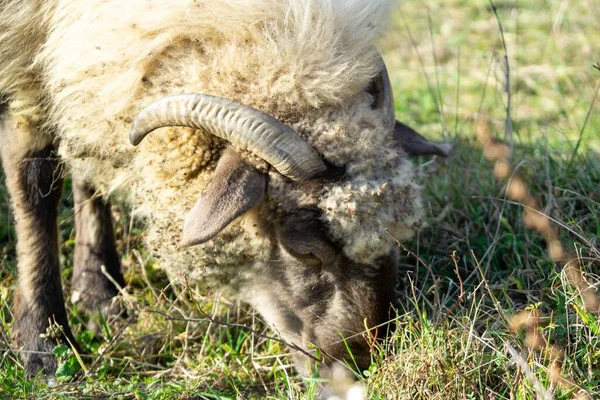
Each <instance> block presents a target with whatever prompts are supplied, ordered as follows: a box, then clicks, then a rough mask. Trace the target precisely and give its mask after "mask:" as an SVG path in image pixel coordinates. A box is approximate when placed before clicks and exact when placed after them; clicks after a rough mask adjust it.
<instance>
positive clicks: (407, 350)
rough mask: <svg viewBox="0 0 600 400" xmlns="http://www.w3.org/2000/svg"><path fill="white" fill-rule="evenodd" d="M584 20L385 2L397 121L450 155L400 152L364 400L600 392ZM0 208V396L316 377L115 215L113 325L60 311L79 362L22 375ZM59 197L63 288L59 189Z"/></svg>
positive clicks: (219, 395) (522, 5)
mask: <svg viewBox="0 0 600 400" xmlns="http://www.w3.org/2000/svg"><path fill="white" fill-rule="evenodd" d="M599 21H600V3H599V2H598V1H597V0H575V1H573V0H571V1H569V0H512V1H511V0H506V1H494V2H491V1H483V0H445V1H443V2H442V1H418V0H404V1H403V2H402V4H401V5H398V7H397V8H396V9H395V11H394V14H393V16H392V21H391V26H390V31H389V33H388V34H386V36H384V37H382V38H381V40H380V49H381V52H382V54H383V56H384V58H385V60H386V62H387V65H388V69H389V71H390V75H391V80H392V85H393V87H394V96H395V102H396V117H397V118H398V119H399V120H401V121H403V122H405V123H407V124H409V125H411V126H413V127H414V128H416V129H417V130H419V131H420V132H421V133H422V134H423V135H424V136H426V137H428V138H431V139H435V140H437V141H446V142H451V143H452V144H453V145H454V151H453V153H452V155H451V156H450V157H448V158H447V159H438V158H433V159H432V158H419V159H415V160H414V162H415V164H416V165H418V167H419V168H418V170H419V175H420V179H421V181H422V182H423V185H424V195H425V199H426V205H427V213H428V225H427V226H426V227H424V228H423V229H422V230H421V231H420V232H419V233H418V235H417V236H416V237H415V238H414V239H413V240H412V241H409V242H403V243H399V246H401V248H402V249H401V250H402V258H401V265H400V278H401V279H400V282H399V285H398V293H399V297H400V300H401V304H400V307H399V309H398V310H397V321H396V322H397V324H396V325H397V326H396V329H395V331H394V332H392V333H391V335H390V338H389V340H388V341H387V342H385V343H373V356H372V364H371V367H370V368H369V370H367V371H354V372H355V373H356V374H357V376H358V375H361V376H362V377H361V380H362V382H363V384H364V387H365V388H366V391H367V398H370V399H588V398H589V399H592V398H598V397H600V389H599V388H600V303H599V302H598V295H597V294H596V288H597V286H598V284H600V276H599V272H600V238H599V236H600V98H599V97H600V93H599V90H600V22H599ZM507 189H508V190H507ZM8 201H9V200H8V194H7V193H6V188H5V186H4V184H3V183H0V280H1V281H2V285H1V287H0V398H35V399H54V398H57V399H62V398H64V399H68V398H119V399H121V398H122V399H172V398H178V399H196V398H199V399H204V398H209V399H251V398H268V399H285V398H294V399H312V398H315V396H316V394H317V388H318V385H319V383H320V382H321V379H319V378H312V379H308V378H304V379H303V378H300V377H298V376H297V375H295V373H294V370H293V366H292V361H291V359H290V358H289V357H287V355H286V349H285V346H284V345H283V344H282V343H281V341H280V340H278V337H277V334H276V333H274V332H271V331H269V330H268V329H267V328H266V327H265V326H264V324H262V322H261V321H260V317H259V316H258V315H256V314H254V313H253V312H252V310H250V309H248V308H247V307H245V306H244V305H243V304H239V303H235V302H233V303H232V302H231V301H230V300H229V299H227V298H225V297H224V296H222V295H220V294H219V293H205V292H204V291H203V290H202V288H201V287H196V286H189V285H184V286H174V285H171V284H170V283H169V281H168V279H167V277H166V276H165V275H164V273H163V272H162V271H161V270H160V269H159V268H158V265H157V263H156V261H155V260H153V259H152V258H151V257H149V256H148V254H147V252H146V251H145V250H144V249H143V247H142V246H141V239H140V238H141V236H142V235H143V227H142V226H140V225H139V224H138V223H136V222H135V221H133V220H132V219H131V218H130V216H129V215H128V213H127V210H125V209H121V208H119V207H118V206H116V207H114V210H113V211H114V217H115V219H116V220H117V221H118V222H119V224H118V227H117V229H116V235H117V239H118V245H119V250H120V251H121V253H122V254H123V259H122V263H123V268H124V273H125V275H126V281H127V287H126V288H125V293H124V296H123V300H122V301H123V304H124V305H125V308H126V309H127V311H128V317H127V318H125V319H118V320H115V321H104V320H101V319H99V318H98V317H91V318H90V317H88V316H86V315H84V314H83V313H82V312H80V310H78V309H77V307H76V306H75V305H73V304H71V303H68V305H67V306H68V310H69V313H70V320H71V326H72V327H73V328H74V333H75V335H76V336H77V338H78V340H79V342H80V344H81V345H82V346H83V347H84V348H85V350H86V352H87V354H88V355H78V354H74V353H73V352H72V350H71V349H69V348H68V347H66V346H58V347H56V348H55V350H54V352H55V354H56V355H57V357H58V358H59V360H60V368H59V371H58V372H57V377H56V380H55V382H54V383H53V384H52V385H48V384H47V383H46V382H44V381H42V380H26V379H25V378H24V375H23V369H22V367H21V364H20V361H19V358H18V353H17V352H16V351H14V349H11V342H10V328H11V323H12V315H11V301H12V293H13V289H14V286H15V280H16V277H15V270H16V261H15V235H14V231H13V228H12V225H11V214H10V208H9V204H8ZM61 203H62V204H61V212H60V217H59V227H60V232H61V262H62V265H63V271H62V274H63V278H64V279H63V282H69V278H70V276H71V271H72V268H71V262H72V256H73V251H74V243H75V242H74V219H73V209H72V206H73V201H72V195H71V193H70V188H69V182H68V181H67V183H66V185H65V191H64V195H63V199H62V202H61ZM381 240H394V238H393V232H390V233H386V232H382V234H381ZM566 264H568V265H567V266H566V267H565V265H566ZM64 289H65V293H68V283H67V284H66V285H65V287H64ZM66 297H68V296H66ZM92 325H95V326H96V328H97V329H96V331H98V332H97V333H94V332H95V331H94V330H90V329H88V327H90V326H92ZM349 368H350V369H351V368H352V366H351V365H350V366H349Z"/></svg>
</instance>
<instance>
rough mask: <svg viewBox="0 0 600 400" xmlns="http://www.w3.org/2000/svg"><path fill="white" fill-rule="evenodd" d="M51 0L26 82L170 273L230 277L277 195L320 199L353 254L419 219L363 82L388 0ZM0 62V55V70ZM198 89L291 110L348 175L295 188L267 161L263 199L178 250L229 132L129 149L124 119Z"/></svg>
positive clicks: (304, 132) (413, 187) (288, 202)
mask: <svg viewBox="0 0 600 400" xmlns="http://www.w3.org/2000/svg"><path fill="white" fill-rule="evenodd" d="M13 3H15V4H20V3H23V4H25V0H13ZM46 3H47V5H46V6H44V7H45V8H44V9H45V10H46V14H44V24H43V25H41V26H49V27H51V29H48V32H47V35H42V34H39V35H38V36H39V43H38V45H37V47H36V46H35V45H34V44H32V45H31V48H32V49H35V51H33V50H32V51H30V53H31V54H29V56H28V60H29V64H30V65H31V66H34V67H35V69H36V71H37V70H39V71H43V74H42V77H41V79H40V81H41V82H42V83H43V86H42V87H41V89H40V90H41V93H36V95H35V96H36V97H39V96H42V97H44V98H47V99H48V101H49V104H50V107H49V111H50V120H51V122H52V123H53V124H54V125H55V126H56V127H57V129H58V136H59V138H60V149H59V152H60V154H61V156H62V157H63V158H64V159H65V160H67V162H68V163H69V164H70V166H71V168H72V169H73V170H74V173H75V174H79V175H80V176H83V177H85V178H86V179H88V180H89V181H90V182H91V183H93V184H94V185H95V186H97V187H98V188H99V189H100V190H102V191H103V192H104V193H106V194H110V193H112V194H115V195H118V196H119V197H121V198H124V199H125V200H127V201H128V202H129V203H130V204H131V205H132V208H133V210H134V212H135V214H137V215H138V216H140V217H141V218H143V219H144V220H145V221H146V222H147V225H148V234H147V244H148V246H149V248H150V249H151V250H153V251H155V253H156V254H157V255H159V256H160V257H161V260H162V263H163V265H165V266H166V267H168V269H169V270H171V272H172V274H173V275H177V274H179V273H185V274H186V275H188V276H191V277H192V278H194V279H204V280H205V281H206V282H209V281H210V282H214V283H215V284H217V283H218V284H221V283H223V282H226V281H229V282H231V281H234V280H235V279H236V278H237V277H238V276H239V277H241V275H240V274H241V273H242V272H240V266H242V265H245V264H252V265H254V266H255V267H256V268H260V265H261V262H267V261H268V258H269V254H270V252H269V251H270V250H269V249H270V246H271V244H270V243H269V240H268V239H267V238H263V237H261V235H260V229H259V228H260V227H259V226H258V225H260V221H267V222H268V221H270V220H275V219H276V218H277V215H276V213H274V211H273V210H284V211H285V209H286V207H290V208H293V207H294V206H296V207H297V206H313V207H318V208H320V209H321V210H322V211H323V218H324V219H325V220H326V222H327V223H328V224H329V226H330V229H331V231H332V234H333V235H334V237H335V238H336V239H337V240H338V241H339V242H340V243H343V245H344V251H345V252H346V254H347V255H348V256H349V257H351V258H352V259H354V260H356V261H359V262H364V263H371V262H373V261H374V259H376V258H377V257H379V256H381V255H384V254H386V253H387V252H388V251H389V250H390V249H391V247H392V246H393V243H391V242H390V241H389V240H387V239H386V238H385V237H384V230H385V229H386V228H388V229H391V230H392V231H393V232H395V233H396V234H397V235H398V236H400V237H402V238H406V237H409V236H410V235H411V233H412V232H413V231H414V230H415V229H416V228H418V226H419V224H420V221H421V215H422V210H421V208H422V207H421V203H420V193H419V186H418V185H417V183H416V182H415V176H414V171H413V167H412V165H411V164H410V162H409V161H407V160H406V156H405V155H404V154H401V153H400V152H401V150H398V149H397V148H395V147H394V146H393V145H392V129H391V127H389V126H385V125H384V122H382V121H384V120H385V119H386V118H384V117H383V116H382V115H381V112H380V111H377V110H373V109H371V106H370V105H371V104H372V102H373V99H372V98H371V96H370V95H369V94H367V93H366V92H365V88H366V87H367V86H368V84H369V82H370V81H371V80H372V78H373V77H374V76H375V75H376V74H377V73H378V69H379V63H378V61H377V60H378V55H377V51H376V49H375V47H374V41H375V39H376V38H377V36H378V35H379V34H380V33H381V30H382V29H383V27H384V25H385V20H386V17H387V15H389V10H390V7H391V4H392V1H391V0H303V1H297V0H221V1H209V0H184V1H180V2H178V3H177V6H174V5H173V2H172V1H168V0H154V1H150V0H130V1H126V2H122V1H116V0H109V1H106V0H91V1H88V2H83V3H82V2H73V1H69V0H54V1H49V2H46ZM36 4H38V3H36ZM37 12H38V11H36V13H37ZM36 13H33V12H32V13H31V15H30V19H32V20H34V19H35V18H37V17H36V16H35V15H37V14H36ZM0 26H1V25H0ZM15 32H16V31H15ZM14 42H15V43H16V41H14ZM21 61H22V62H21ZM21 61H20V62H21V64H26V61H27V60H25V61H23V60H21ZM8 72H10V67H9V66H7V65H3V64H1V63H0V76H9V75H10V74H9V73H8ZM0 83H2V82H0ZM5 86H6V85H5ZM3 90H4V91H7V92H10V93H13V94H14V93H16V91H17V90H16V89H14V88H12V87H8V86H6V87H0V91H3ZM198 92H200V93H206V94H211V95H216V96H222V97H226V98H229V99H231V100H234V101H238V102H240V103H243V104H246V105H249V106H252V107H255V108H257V109H260V110H262V111H265V112H267V113H269V114H271V115H273V116H274V117H276V118H278V119H280V120H281V121H282V122H284V123H287V124H288V125H290V126H291V127H292V128H293V129H294V130H296V132H298V133H299V134H300V135H301V136H302V137H303V138H304V139H305V140H307V141H308V142H309V143H310V144H311V145H312V146H313V147H314V148H315V149H317V150H318V151H319V152H320V153H321V154H323V156H324V157H325V158H326V159H327V160H328V161H330V162H333V163H334V164H337V165H345V166H346V167H347V178H348V179H347V180H345V182H344V183H342V184H329V185H327V186H325V187H324V188H323V189H322V190H321V191H320V193H318V194H317V195H306V194H303V193H300V192H298V190H297V189H296V188H295V187H294V186H293V185H290V183H289V182H287V181H286V180H285V179H283V178H282V177H281V176H280V175H278V174H277V173H275V172H273V171H270V172H269V175H270V184H269V193H268V201H267V202H266V204H264V205H263V206H261V207H260V208H259V209H258V210H254V211H252V212H250V213H248V214H246V215H244V216H243V217H242V218H239V219H238V220H236V221H234V222H233V223H232V224H231V225H230V226H229V227H228V228H226V229H225V230H224V231H223V232H222V233H221V234H219V235H218V236H217V237H216V238H215V239H213V240H211V241H209V242H208V243H206V244H204V245H201V246H197V247H195V248H193V249H187V250H182V249H180V248H179V246H178V242H179V239H180V235H181V226H182V221H183V216H184V215H185V213H186V212H187V210H189V209H191V208H192V206H193V204H194V203H195V201H196V200H197V198H198V196H199V195H200V193H201V192H202V190H203V189H204V187H205V185H206V183H207V182H208V181H209V180H210V177H211V174H212V171H213V170H214V168H215V165H216V162H217V160H218V158H219V156H220V154H221V152H222V150H223V148H224V146H225V143H224V142H223V141H221V140H220V139H217V138H214V137H212V136H209V135H207V134H205V133H204V132H201V131H194V130H192V129H188V128H163V129H161V130H158V131H157V132H155V133H154V134H152V135H150V137H148V139H146V140H145V141H144V142H143V143H142V144H141V145H140V146H139V147H137V148H134V147H133V146H131V145H130V143H129V140H128V132H129V129H130V126H131V123H132V120H133V118H134V117H135V115H136V114H137V113H138V112H139V111H140V110H141V109H142V108H143V107H145V106H147V105H148V104H150V103H151V102H153V101H154V100H156V99H158V98H161V97H164V96H167V95H171V94H180V93H198ZM28 96H29V95H28ZM17 97H19V96H17ZM25 97H27V96H25ZM30 97H31V96H30ZM244 157H245V158H246V159H247V160H248V161H249V162H251V163H252V164H254V165H255V166H256V167H257V168H259V169H261V170H263V171H268V170H269V169H268V166H267V165H265V163H264V162H263V161H261V160H258V159H257V158H256V157H254V156H252V155H249V154H244Z"/></svg>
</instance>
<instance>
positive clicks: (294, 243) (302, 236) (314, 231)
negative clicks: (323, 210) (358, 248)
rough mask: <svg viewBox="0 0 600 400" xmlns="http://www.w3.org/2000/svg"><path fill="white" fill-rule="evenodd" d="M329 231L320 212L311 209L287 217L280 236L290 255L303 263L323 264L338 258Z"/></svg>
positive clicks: (284, 247) (282, 244) (281, 242)
mask: <svg viewBox="0 0 600 400" xmlns="http://www.w3.org/2000/svg"><path fill="white" fill-rule="evenodd" d="M327 233H328V231H327V228H326V226H325V225H324V224H323V222H322V221H321V220H320V219H319V214H318V213H317V212H315V211H312V210H311V211H310V212H309V211H306V212H304V213H299V216H294V217H290V218H289V219H286V220H285V222H284V224H283V225H282V226H281V228H280V230H279V234H278V238H279V243H280V244H281V246H282V247H283V249H284V251H285V252H286V253H288V254H289V255H290V256H292V257H294V258H295V259H297V260H298V261H300V262H302V263H303V264H307V265H314V266H321V265H328V264H330V263H332V262H333V261H334V260H335V258H336V250H335V247H334V245H333V244H332V243H331V241H330V240H329V238H328V237H327Z"/></svg>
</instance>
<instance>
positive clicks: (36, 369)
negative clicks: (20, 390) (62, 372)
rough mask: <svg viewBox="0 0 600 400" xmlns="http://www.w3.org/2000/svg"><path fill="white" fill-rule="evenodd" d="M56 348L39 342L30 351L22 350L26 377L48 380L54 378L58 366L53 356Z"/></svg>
mask: <svg viewBox="0 0 600 400" xmlns="http://www.w3.org/2000/svg"><path fill="white" fill-rule="evenodd" d="M53 348H54V346H53V345H52V344H51V343H48V342H47V341H43V340H41V339H40V340H39V341H38V342H37V343H35V344H34V346H32V347H30V348H29V349H28V350H22V353H21V359H22V360H23V366H24V367H25V377H26V378H27V379H32V378H34V377H36V376H40V377H44V378H46V379H48V378H53V377H54V374H55V373H56V368H57V367H58V364H57V362H56V358H55V357H54V355H53V354H52V349H53Z"/></svg>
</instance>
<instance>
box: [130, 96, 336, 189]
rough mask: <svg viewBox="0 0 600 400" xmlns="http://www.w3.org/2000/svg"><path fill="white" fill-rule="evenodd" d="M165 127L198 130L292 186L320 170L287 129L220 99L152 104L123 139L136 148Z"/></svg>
mask: <svg viewBox="0 0 600 400" xmlns="http://www.w3.org/2000/svg"><path fill="white" fill-rule="evenodd" d="M165 126H185V127H189V128H195V129H202V130H203V131H205V132H207V133H210V134H212V135H215V136H218V137H220V138H222V139H225V140H227V141H228V142H230V143H232V144H233V145H235V146H239V147H241V148H243V149H246V150H249V151H250V152H252V153H254V154H255V155H257V156H258V157H260V158H262V159H263V160H265V161H266V162H268V163H269V164H270V165H272V166H273V167H274V168H275V169H276V170H277V171H279V172H280V173H281V174H282V175H284V176H286V177H288V178H290V179H292V180H295V181H303V180H308V179H311V178H314V177H315V176H316V175H318V174H319V173H321V172H323V171H325V170H326V166H325V163H324V162H323V160H322V159H321V157H320V156H319V155H318V153H317V152H316V151H315V150H314V149H313V148H312V147H311V146H310V145H309V144H308V143H307V142H305V141H304V140H302V138H300V136H298V135H297V134H296V132H294V131H293V130H292V128H290V127H289V126H287V125H285V124H283V123H282V122H280V121H278V120H277V119H275V118H273V117H271V116H270V115H268V114H265V113H263V112H262V111H259V110H256V109H254V108H252V107H248V106H245V105H243V104H240V103H236V102H233V101H230V100H227V99H224V98H222V97H215V96H210V95H206V94H183V95H176V96H170V97H165V98H163V99H161V100H158V101H156V102H154V103H152V104H151V105H149V106H148V107H146V108H144V109H143V110H142V111H141V112H140V113H139V114H138V116H137V118H136V120H135V122H134V123H133V127H132V129H131V134H130V136H129V139H130V140H131V143H132V144H133V145H134V146H137V145H138V144H139V143H140V142H141V141H142V140H143V139H144V138H145V137H146V135H148V134H149V133H150V132H152V131H153V130H155V129H158V128H162V127H165Z"/></svg>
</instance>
